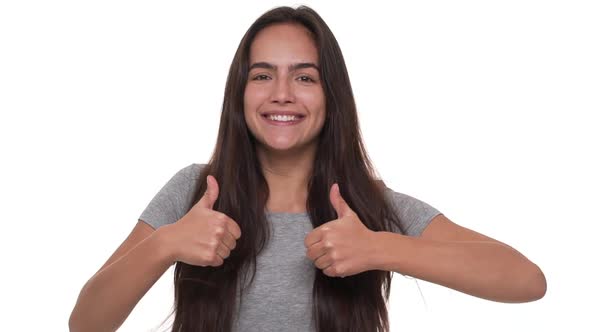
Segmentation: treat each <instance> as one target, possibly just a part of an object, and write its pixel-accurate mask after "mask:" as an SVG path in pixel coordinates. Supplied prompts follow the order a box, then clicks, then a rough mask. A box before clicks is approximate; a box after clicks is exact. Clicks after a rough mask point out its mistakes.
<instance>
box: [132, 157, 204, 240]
mask: <svg viewBox="0 0 590 332" xmlns="http://www.w3.org/2000/svg"><path fill="white" fill-rule="evenodd" d="M204 166H205V165H203V164H191V165H188V166H186V167H184V168H183V169H181V170H180V171H178V172H176V174H174V176H172V178H171V179H170V180H168V182H166V184H165V185H164V186H163V187H162V188H161V189H160V191H158V193H157V194H156V196H154V198H152V200H151V201H150V202H149V204H148V205H147V207H146V208H145V210H143V212H142V213H141V215H140V216H139V219H140V220H143V221H144V222H146V223H147V224H148V225H150V226H152V228H153V229H157V228H159V227H161V226H164V225H167V224H172V223H174V222H176V221H178V219H180V218H182V217H183V216H184V215H185V214H186V213H187V212H188V211H189V210H190V208H191V206H190V204H191V200H192V198H193V195H194V193H195V191H196V189H197V188H196V186H197V179H198V176H199V173H200V171H201V170H202V169H203V167H204Z"/></svg>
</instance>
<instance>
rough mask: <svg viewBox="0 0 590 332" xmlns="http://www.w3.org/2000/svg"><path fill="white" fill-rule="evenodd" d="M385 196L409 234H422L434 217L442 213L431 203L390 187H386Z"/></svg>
mask: <svg viewBox="0 0 590 332" xmlns="http://www.w3.org/2000/svg"><path fill="white" fill-rule="evenodd" d="M385 198H386V199H387V201H388V203H389V204H391V206H392V207H393V210H394V212H395V214H396V215H397V216H398V218H399V221H400V223H401V226H402V228H403V230H405V231H406V232H407V235H409V236H419V235H420V234H422V231H423V230H424V229H425V228H426V226H428V225H429V224H430V222H431V221H432V219H433V218H434V217H435V216H437V215H439V214H441V212H440V211H439V210H437V209H436V208H434V207H433V206H431V205H430V204H428V203H426V202H423V201H421V200H419V199H417V198H414V197H412V196H409V195H406V194H402V193H400V192H395V191H393V190H391V189H389V188H385Z"/></svg>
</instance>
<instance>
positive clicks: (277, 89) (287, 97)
mask: <svg viewBox="0 0 590 332" xmlns="http://www.w3.org/2000/svg"><path fill="white" fill-rule="evenodd" d="M294 101H295V95H294V94H293V90H292V86H291V82H290V81H289V79H288V78H286V77H283V78H277V79H276V80H275V84H274V86H273V91H272V94H271V102H273V103H278V104H286V103H293V102H294Z"/></svg>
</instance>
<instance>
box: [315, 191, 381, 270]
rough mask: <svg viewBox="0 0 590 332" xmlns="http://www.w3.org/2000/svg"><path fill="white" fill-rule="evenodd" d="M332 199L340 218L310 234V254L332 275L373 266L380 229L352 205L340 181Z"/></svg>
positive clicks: (316, 262)
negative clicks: (371, 226)
mask: <svg viewBox="0 0 590 332" xmlns="http://www.w3.org/2000/svg"><path fill="white" fill-rule="evenodd" d="M330 202H331V203H332V206H333V207H334V209H335V210H336V213H337V214H338V219H336V220H332V221H329V222H327V223H325V224H323V225H321V226H320V227H317V228H315V229H314V230H312V231H311V232H310V233H309V234H307V236H306V237H305V247H306V248H307V257H308V258H309V259H311V260H312V261H314V265H315V266H316V267H317V268H319V269H321V270H323V272H324V274H325V275H328V276H330V277H346V276H351V275H355V274H358V273H361V272H364V271H367V270H370V269H371V261H372V259H373V256H374V255H375V254H376V252H377V250H378V248H377V247H376V239H375V235H376V232H374V231H372V230H370V229H368V228H367V227H366V226H365V225H364V224H363V223H362V221H361V220H360V219H359V217H358V216H357V214H356V213H355V212H354V211H353V210H352V209H351V208H350V207H349V206H348V204H347V203H346V201H345V200H344V198H342V196H341V195H340V190H339V188H338V184H336V183H335V184H333V185H332V188H330Z"/></svg>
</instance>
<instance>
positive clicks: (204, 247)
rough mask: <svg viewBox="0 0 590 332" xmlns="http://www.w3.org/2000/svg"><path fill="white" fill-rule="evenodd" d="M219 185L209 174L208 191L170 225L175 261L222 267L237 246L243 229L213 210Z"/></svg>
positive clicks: (170, 238) (168, 231)
mask: <svg viewBox="0 0 590 332" xmlns="http://www.w3.org/2000/svg"><path fill="white" fill-rule="evenodd" d="M218 196H219V185H218V184H217V180H216V179H215V177H213V176H212V175H208V176H207V191H205V193H204V194H203V197H201V199H200V200H199V201H198V202H197V204H195V205H194V206H193V207H192V208H191V209H190V211H189V212H188V213H187V214H185V215H184V216H183V217H182V218H180V219H179V220H178V221H177V222H175V223H173V224H169V225H166V226H163V227H167V229H166V232H167V233H168V234H169V236H168V239H169V241H168V243H170V245H171V246H173V247H172V248H171V251H172V253H173V256H174V258H175V259H174V260H175V261H180V262H184V263H186V264H191V265H198V266H220V265H222V264H223V260H224V259H225V258H227V257H228V256H229V255H230V251H231V250H233V249H234V248H235V247H236V240H237V239H239V238H240V236H241V234H242V233H241V231H240V227H239V226H238V224H237V223H236V222H235V221H234V220H233V219H231V218H230V217H228V216H227V215H225V214H224V213H221V212H218V211H215V210H213V205H214V204H215V201H216V200H217V197H218Z"/></svg>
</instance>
